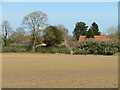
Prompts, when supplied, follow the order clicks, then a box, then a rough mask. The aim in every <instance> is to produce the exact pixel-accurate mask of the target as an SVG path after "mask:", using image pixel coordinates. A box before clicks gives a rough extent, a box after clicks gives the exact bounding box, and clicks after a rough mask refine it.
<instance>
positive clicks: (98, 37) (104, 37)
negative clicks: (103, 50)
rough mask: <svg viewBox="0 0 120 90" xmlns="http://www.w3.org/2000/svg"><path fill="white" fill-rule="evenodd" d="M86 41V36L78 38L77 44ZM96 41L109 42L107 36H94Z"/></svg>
mask: <svg viewBox="0 0 120 90" xmlns="http://www.w3.org/2000/svg"><path fill="white" fill-rule="evenodd" d="M85 39H86V36H80V37H79V40H78V42H80V41H83V40H85ZM94 39H96V40H109V37H108V36H94Z"/></svg>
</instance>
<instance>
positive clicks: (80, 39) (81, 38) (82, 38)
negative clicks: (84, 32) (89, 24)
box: [78, 36, 86, 42]
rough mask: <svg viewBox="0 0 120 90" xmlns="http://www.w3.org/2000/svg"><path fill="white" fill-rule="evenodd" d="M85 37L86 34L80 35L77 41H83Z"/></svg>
mask: <svg viewBox="0 0 120 90" xmlns="http://www.w3.org/2000/svg"><path fill="white" fill-rule="evenodd" d="M85 39H86V36H80V37H79V40H78V42H80V41H83V40H85Z"/></svg>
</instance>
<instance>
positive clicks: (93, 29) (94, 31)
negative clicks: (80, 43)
mask: <svg viewBox="0 0 120 90" xmlns="http://www.w3.org/2000/svg"><path fill="white" fill-rule="evenodd" d="M91 30H92V31H93V33H94V35H100V34H101V33H100V31H99V28H98V25H97V24H96V23H95V22H93V23H92V26H91Z"/></svg>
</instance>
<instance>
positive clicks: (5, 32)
mask: <svg viewBox="0 0 120 90" xmlns="http://www.w3.org/2000/svg"><path fill="white" fill-rule="evenodd" d="M10 32H12V28H11V27H10V24H9V22H8V21H7V20H5V21H3V22H2V39H3V42H4V45H3V46H7V41H8V38H9V36H10Z"/></svg>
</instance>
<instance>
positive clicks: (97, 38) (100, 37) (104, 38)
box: [94, 36, 109, 40]
mask: <svg viewBox="0 0 120 90" xmlns="http://www.w3.org/2000/svg"><path fill="white" fill-rule="evenodd" d="M94 38H95V39H96V40H108V39H109V37H108V36H94Z"/></svg>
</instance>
